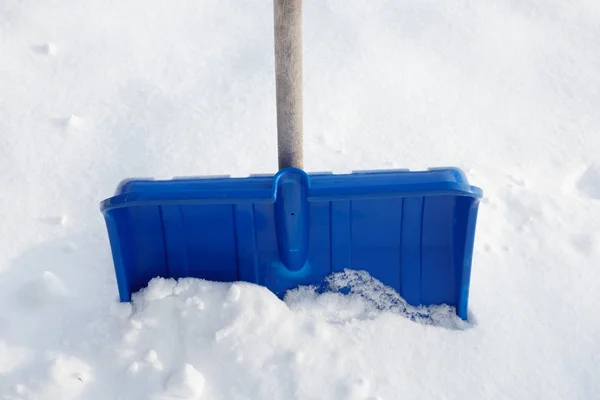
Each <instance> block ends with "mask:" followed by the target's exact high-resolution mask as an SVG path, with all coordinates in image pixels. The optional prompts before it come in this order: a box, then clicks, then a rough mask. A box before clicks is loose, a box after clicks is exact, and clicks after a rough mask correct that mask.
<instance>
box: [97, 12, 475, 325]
mask: <svg viewBox="0 0 600 400" xmlns="http://www.w3.org/2000/svg"><path fill="white" fill-rule="evenodd" d="M300 23H301V4H300V1H297V0H276V1H275V39H276V40H275V55H276V80H277V108H278V113H277V114H278V115H277V117H278V118H277V119H278V150H279V166H280V170H279V172H277V173H276V174H275V175H274V176H250V177H247V178H210V177H207V178H191V179H174V180H162V181H158V180H125V181H123V182H122V183H121V184H120V185H119V187H118V188H117V191H116V193H115V195H114V196H113V197H111V198H109V199H106V200H104V201H103V202H102V203H101V210H102V213H103V214H104V217H105V220H106V225H107V228H108V234H109V240H110V245H111V249H112V256H113V261H114V266H115V272H116V276H117V283H118V288H119V295H120V299H121V301H130V300H131V295H132V293H134V292H136V291H138V290H139V289H141V288H143V287H145V286H146V285H147V283H148V282H149V281H150V280H151V279H152V278H154V277H165V278H182V277H196V278H203V279H208V280H215V281H227V282H230V281H239V280H241V281H247V282H253V283H257V284H260V285H264V286H266V287H267V288H269V289H270V290H272V291H273V292H274V293H276V294H277V295H278V296H280V297H281V296H283V294H284V293H285V291H286V290H288V289H291V288H294V287H296V286H298V285H307V284H319V282H321V280H322V279H323V278H324V277H326V276H327V275H329V274H331V273H332V272H336V271H342V270H344V269H346V268H349V269H357V270H365V271H367V272H368V273H369V274H371V275H372V276H373V277H374V278H376V279H378V280H380V281H381V282H382V283H384V284H385V285H388V286H391V287H393V288H394V289H396V290H397V291H398V292H399V293H400V295H401V296H402V297H404V299H405V300H406V301H407V302H408V303H409V304H412V305H420V304H423V305H431V304H442V303H445V304H448V305H451V306H455V307H456V311H457V314H458V316H459V317H461V318H462V319H466V318H467V302H468V295H469V281H470V272H471V259H472V253H473V242H474V237H475V225H476V219H477V209H478V205H479V199H480V198H481V195H482V192H481V190H480V189H478V188H476V187H473V186H470V185H469V183H468V182H467V179H466V177H465V176H464V174H463V173H462V172H461V171H460V170H459V169H456V168H445V169H432V170H428V171H419V172H412V171H405V170H401V171H385V170H384V171H372V172H354V173H351V174H338V175H334V174H307V173H305V172H304V171H303V170H302V169H301V168H302V164H301V163H302V120H301V89H300V82H301V70H300V67H301V52H300V50H301V46H300V37H301V28H300Z"/></svg>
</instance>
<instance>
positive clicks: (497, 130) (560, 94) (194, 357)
mask: <svg viewBox="0 0 600 400" xmlns="http://www.w3.org/2000/svg"><path fill="white" fill-rule="evenodd" d="M303 8H304V25H303V32H304V38H303V44H304V141H305V148H304V153H305V163H304V164H305V169H307V170H308V171H333V172H346V171H350V170H373V169H384V168H410V169H421V168H426V167H440V166H457V167H460V168H462V169H463V170H465V171H466V172H467V175H468V177H469V179H470V182H471V183H472V184H474V185H477V186H479V187H481V188H483V189H484V196H485V197H484V198H483V200H482V204H481V207H480V214H479V220H478V225H477V236H476V240H475V253H474V259H473V271H472V277H471V290H470V298H469V300H470V301H469V312H470V314H469V320H468V322H462V321H460V320H457V318H455V317H454V316H453V313H452V309H450V308H449V307H444V306H440V307H432V308H424V307H420V308H415V307H410V306H408V305H407V304H405V303H404V301H403V300H402V299H401V298H400V297H398V296H397V295H396V294H395V293H394V292H392V291H390V290H389V289H387V288H385V287H383V286H382V285H381V284H380V283H378V282H377V281H374V280H373V279H371V277H369V276H367V275H365V274H364V273H361V272H360V271H344V272H342V273H339V274H337V275H334V276H331V277H330V278H329V280H328V281H327V282H325V283H324V284H323V285H322V286H315V287H303V288H298V289H296V290H294V291H291V292H289V293H288V294H287V296H286V298H285V299H284V301H281V300H279V299H278V298H277V297H275V296H274V295H273V294H272V293H270V292H269V291H267V290H266V289H264V288H262V287H259V286H255V285H250V284H246V283H235V284H231V283H218V282H206V281H201V280H192V279H183V280H180V281H178V282H176V281H173V280H164V279H163V280H161V279H156V280H154V281H153V282H152V283H151V284H150V285H149V287H148V288H146V289H145V290H143V291H141V292H139V293H137V294H136V295H135V297H134V300H133V302H132V303H130V304H120V303H118V301H117V288H116V281H115V277H114V270H113V265H112V260H111V256H110V247H109V244H108V238H107V235H106V228H105V226H104V221H103V219H102V216H101V214H100V212H99V209H98V204H99V202H100V201H101V200H102V199H104V198H106V197H109V196H110V195H112V193H113V191H114V189H115V187H116V185H117V183H118V182H119V181H120V180H121V179H123V178H126V177H156V178H165V177H167V178H168V177H173V176H198V175H232V176H246V175H248V174H255V173H256V174H259V173H269V174H272V173H274V172H275V170H276V168H277V155H276V148H277V146H276V140H275V138H276V132H275V127H276V120H275V116H276V113H275V88H274V60H273V20H272V18H273V8H272V1H271V0H236V1H233V0H224V1H215V0H199V1H182V2H160V1H156V0H147V1H141V0H131V1H126V2H118V1H108V2H107V1H98V0H89V1H74V0H64V1H61V2H51V1H37V2H35V1H32V0H23V1H16V0H7V1H3V2H0V187H2V189H3V195H2V196H0V213H1V218H2V224H0V237H1V238H2V240H0V399H2V400H15V399H23V400H33V399H36V400H40V399H41V400H55V399H61V400H70V399H91V400H95V399H102V400H104V399H234V400H235V399H249V398H251V399H294V398H297V399H344V400H346V399H362V400H365V399H371V400H374V399H385V400H389V399H405V398H411V399H415V398H425V399H586V400H587V399H597V398H598V393H600V379H598V377H599V376H600V339H599V338H600V313H599V312H598V310H599V309H600V291H599V290H598V285H599V284H600V268H598V267H599V266H600V228H599V227H600V167H599V154H600V113H599V112H598V110H600V68H598V66H599V65H600V2H598V1H597V0H573V1H559V0H547V1H543V2H542V1H530V0H522V1H510V0H494V1H466V2H465V1H463V2H443V1H439V0H438V1H421V2H417V1H412V2H411V1H391V0H373V1H369V2H365V1H358V0H319V1H317V0H305V1H304V7H303Z"/></svg>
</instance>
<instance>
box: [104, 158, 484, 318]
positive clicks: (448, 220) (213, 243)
mask: <svg viewBox="0 0 600 400" xmlns="http://www.w3.org/2000/svg"><path fill="white" fill-rule="evenodd" d="M481 195H482V192H481V190H480V189H479V188H476V187H473V186H470V185H469V184H468V182H467V179H466V177H465V175H464V174H463V173H462V171H461V170H459V169H456V168H443V169H431V170H427V171H418V172H417V171H375V172H353V173H350V174H337V175H336V174H328V173H324V174H307V173H305V172H304V171H303V170H301V169H298V168H284V169H281V170H280V171H279V172H277V174H275V175H270V176H250V177H247V178H222V177H221V178H210V177H208V178H189V179H187V178H186V179H173V180H164V181H155V180H150V179H149V180H142V179H140V180H126V181H123V182H122V183H121V184H120V185H119V187H118V189H117V192H116V194H115V196H114V197H111V198H109V199H106V200H104V201H103V202H102V203H101V210H102V212H103V215H104V217H105V221H106V225H107V229H108V234H109V240H110V245H111V250H112V256H113V261H114V267H115V272H116V277H117V283H118V289H119V295H120V299H121V301H124V302H127V301H130V300H131V295H132V293H134V292H136V291H138V290H140V289H142V288H143V287H145V286H146V285H147V284H148V282H149V281H150V280H151V279H152V278H154V277H163V278H175V279H177V278H183V277H195V278H202V279H206V280H212V281H221V282H232V281H246V282H251V283H256V284H259V285H263V286H265V287H267V288H268V289H270V290H271V291H273V292H274V293H275V294H276V295H278V296H279V297H283V295H284V294H285V292H286V291H287V290H288V289H292V288H294V287H296V286H298V285H312V284H315V285H316V284H319V282H321V280H322V279H323V278H324V277H326V276H327V275H329V274H330V273H332V272H336V271H342V270H344V269H346V268H349V269H354V270H364V271H367V272H368V273H369V274H371V275H372V276H373V277H374V278H376V279H378V280H380V281H381V282H382V283H383V284H385V285H388V286H391V287H392V288H394V289H395V290H396V291H398V293H399V294H400V295H401V296H402V297H403V298H404V299H405V300H406V301H407V302H408V303H409V304H412V305H421V304H422V305H432V304H443V303H445V304H448V305H451V306H454V307H456V312H457V314H458V316H459V317H460V318H462V319H466V318H467V301H468V295H469V281H470V272H471V259H472V253H473V242H474V236H475V225H476V218H477V210H478V205H479V200H480V198H481Z"/></svg>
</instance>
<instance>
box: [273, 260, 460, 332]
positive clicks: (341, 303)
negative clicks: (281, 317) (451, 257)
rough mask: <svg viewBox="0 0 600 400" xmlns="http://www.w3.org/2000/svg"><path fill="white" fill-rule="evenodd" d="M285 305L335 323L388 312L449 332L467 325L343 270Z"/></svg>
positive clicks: (449, 311)
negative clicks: (414, 304) (412, 303)
mask: <svg viewBox="0 0 600 400" xmlns="http://www.w3.org/2000/svg"><path fill="white" fill-rule="evenodd" d="M285 300H286V302H287V303H288V304H289V305H290V306H291V307H292V308H293V309H296V310H302V311H304V312H308V313H313V314H314V312H318V313H323V312H325V313H326V319H327V320H328V321H330V322H334V323H343V322H348V321H352V320H363V319H373V318H376V317H377V316H378V315H379V314H380V313H381V312H390V313H394V314H397V315H401V316H403V317H406V318H408V319H410V320H412V321H415V322H418V323H421V324H426V325H436V326H441V327H444V328H449V329H465V328H468V327H469V326H470V324H469V323H468V322H465V321H463V320H461V319H460V318H459V317H458V316H457V315H456V309H455V308H454V307H452V306H449V305H446V304H442V305H436V306H428V307H427V306H422V305H421V306H418V307H415V306H412V305H410V304H408V303H407V302H406V300H404V299H403V298H402V297H401V296H400V295H399V294H398V292H397V291H395V290H394V289H393V288H391V287H389V286H386V285H384V284H383V283H381V282H380V281H379V280H377V279H375V278H373V277H372V276H371V275H370V274H369V273H368V272H367V271H362V270H361V271H357V270H350V269H344V270H343V271H341V272H336V273H333V274H331V275H329V276H327V277H326V278H325V279H324V280H323V283H322V284H321V285H317V286H301V287H299V288H297V289H294V290H291V291H288V293H287V294H286V297H285Z"/></svg>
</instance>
